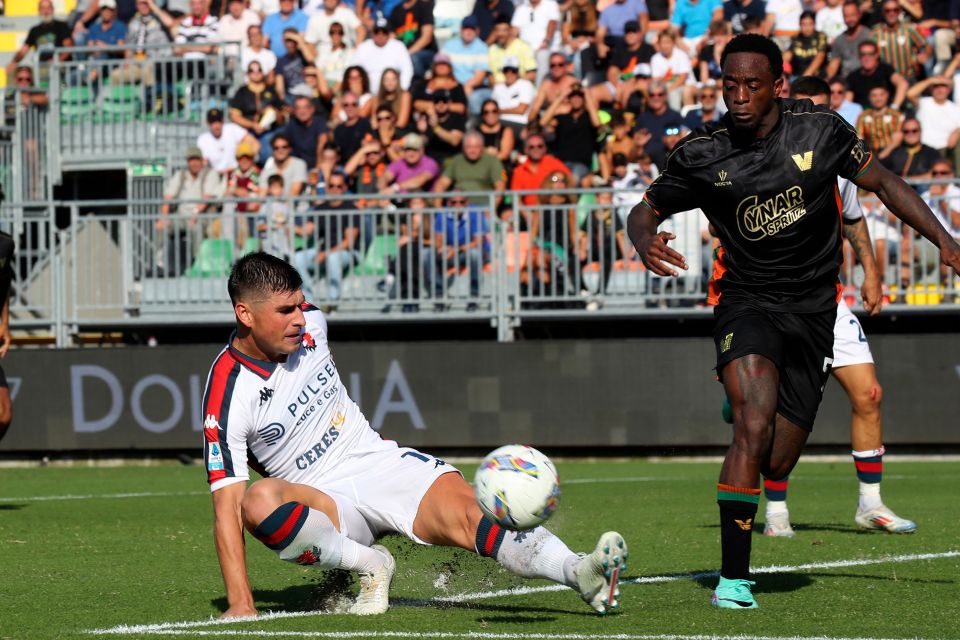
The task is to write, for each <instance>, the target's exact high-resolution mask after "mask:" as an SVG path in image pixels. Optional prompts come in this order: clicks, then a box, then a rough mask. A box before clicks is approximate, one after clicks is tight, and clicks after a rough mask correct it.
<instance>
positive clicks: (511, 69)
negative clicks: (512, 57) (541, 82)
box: [503, 67, 520, 73]
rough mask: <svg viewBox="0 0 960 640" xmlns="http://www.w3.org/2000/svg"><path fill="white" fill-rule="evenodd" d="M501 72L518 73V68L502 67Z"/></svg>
mask: <svg viewBox="0 0 960 640" xmlns="http://www.w3.org/2000/svg"><path fill="white" fill-rule="evenodd" d="M503 72H504V73H520V69H517V68H516V67H504V68H503Z"/></svg>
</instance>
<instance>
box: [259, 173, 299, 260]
mask: <svg viewBox="0 0 960 640" xmlns="http://www.w3.org/2000/svg"><path fill="white" fill-rule="evenodd" d="M284 190H285V189H284V185H283V176H282V175H279V174H273V175H271V176H270V177H269V178H267V193H266V196H267V197H266V200H265V201H264V203H263V205H262V206H261V207H260V216H259V218H260V222H259V223H258V224H257V231H258V232H259V233H260V249H261V250H262V251H265V252H267V253H269V254H270V255H274V256H277V257H278V258H283V259H284V260H287V261H289V260H290V255H291V254H292V253H293V241H292V240H293V239H292V237H291V235H292V234H291V233H290V217H291V215H292V211H291V207H290V202H289V201H287V200H286V199H285V198H284V195H285V194H284Z"/></svg>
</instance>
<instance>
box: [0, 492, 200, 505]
mask: <svg viewBox="0 0 960 640" xmlns="http://www.w3.org/2000/svg"><path fill="white" fill-rule="evenodd" d="M207 495H210V492H209V491H140V492H136V493H99V494H98V493H89V494H86V495H74V494H65V495H62V496H0V503H2V502H47V501H52V500H113V499H120V498H162V497H170V496H207Z"/></svg>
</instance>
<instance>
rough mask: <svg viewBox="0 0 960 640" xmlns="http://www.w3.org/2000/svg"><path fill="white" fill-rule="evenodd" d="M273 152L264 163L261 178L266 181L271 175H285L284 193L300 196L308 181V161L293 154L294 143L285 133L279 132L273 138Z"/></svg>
mask: <svg viewBox="0 0 960 640" xmlns="http://www.w3.org/2000/svg"><path fill="white" fill-rule="evenodd" d="M272 145H273V154H272V155H271V156H270V158H269V159H268V160H267V162H266V164H264V165H263V172H262V173H261V179H262V181H263V182H266V181H267V180H269V179H270V176H272V175H275V174H279V175H282V176H283V184H284V187H283V195H285V196H298V195H300V194H301V193H302V192H303V186H304V184H306V182H307V163H306V162H304V161H303V160H301V159H300V158H295V157H294V156H293V153H292V151H293V145H292V144H291V142H290V138H288V137H287V136H286V135H285V134H283V133H278V134H277V135H276V136H274V138H273V140H272Z"/></svg>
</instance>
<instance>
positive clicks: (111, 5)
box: [97, 0, 117, 11]
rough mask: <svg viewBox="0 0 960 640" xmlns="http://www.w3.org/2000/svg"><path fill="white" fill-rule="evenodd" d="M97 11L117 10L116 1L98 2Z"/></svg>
mask: <svg viewBox="0 0 960 640" xmlns="http://www.w3.org/2000/svg"><path fill="white" fill-rule="evenodd" d="M97 4H98V7H97V9H98V10H99V9H113V10H114V11H116V10H117V0H100V2H99V3H97Z"/></svg>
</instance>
